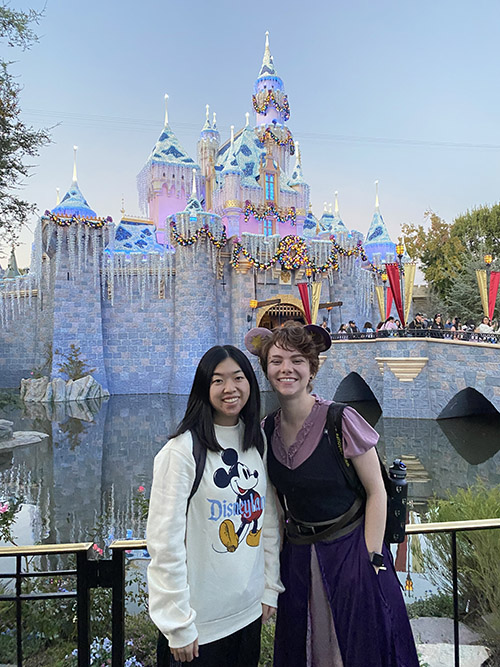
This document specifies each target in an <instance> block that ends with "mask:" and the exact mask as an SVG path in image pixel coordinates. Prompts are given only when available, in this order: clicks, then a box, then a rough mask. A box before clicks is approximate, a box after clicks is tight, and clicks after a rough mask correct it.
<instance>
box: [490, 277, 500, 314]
mask: <svg viewBox="0 0 500 667" xmlns="http://www.w3.org/2000/svg"><path fill="white" fill-rule="evenodd" d="M499 283H500V271H492V272H491V275H490V290H489V294H488V317H489V318H490V320H492V319H493V313H494V312H495V304H496V301H497V294H498V284H499Z"/></svg>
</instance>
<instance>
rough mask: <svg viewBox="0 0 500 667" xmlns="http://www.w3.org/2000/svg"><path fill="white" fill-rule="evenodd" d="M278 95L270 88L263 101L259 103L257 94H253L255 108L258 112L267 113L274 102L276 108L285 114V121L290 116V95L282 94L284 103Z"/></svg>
mask: <svg viewBox="0 0 500 667" xmlns="http://www.w3.org/2000/svg"><path fill="white" fill-rule="evenodd" d="M277 97H278V96H277V95H276V93H275V91H274V90H268V91H267V93H266V95H265V97H264V99H263V101H262V103H261V104H259V103H258V101H257V96H256V95H252V102H253V108H254V110H255V111H256V112H257V113H262V114H264V113H266V111H267V110H268V108H269V105H270V104H271V103H272V104H273V105H274V108H275V109H276V110H277V111H279V112H280V113H281V114H283V118H284V120H285V122H286V121H287V120H288V119H289V118H290V105H289V104H288V97H287V96H286V95H282V104H280V102H279V101H278V99H277Z"/></svg>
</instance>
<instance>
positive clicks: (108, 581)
mask: <svg viewBox="0 0 500 667" xmlns="http://www.w3.org/2000/svg"><path fill="white" fill-rule="evenodd" d="M497 528H500V518H495V519H478V520H476V521H451V522H446V523H423V524H411V525H407V526H406V534H407V535H433V534H442V533H447V534H449V535H450V552H451V570H452V571H451V575H452V589H453V629H454V632H453V643H454V656H455V659H454V664H455V667H460V636H459V613H458V559H457V533H459V532H466V531H473V530H474V531H475V530H492V529H497ZM146 548H147V545H146V541H145V540H116V541H114V542H112V543H111V545H110V549H111V551H112V553H113V556H112V559H111V560H90V559H89V555H90V554H91V550H92V544H91V543H82V544H58V545H37V546H31V547H0V558H2V557H9V556H10V557H12V556H14V557H15V558H16V571H15V573H11V574H1V575H0V578H2V579H14V580H15V592H14V593H13V594H11V595H7V594H5V595H0V601H6V600H10V601H14V602H15V605H16V628H17V638H16V640H17V665H18V667H22V665H23V652H22V606H23V603H27V602H29V601H30V600H40V599H58V598H59V599H61V598H76V600H77V630H78V633H77V634H78V667H89V665H90V595H89V593H90V589H91V588H96V587H102V588H110V589H111V590H112V603H111V616H112V658H111V661H112V662H111V664H112V667H123V665H124V662H125V555H126V552H129V551H136V550H144V549H146ZM51 554H74V555H76V568H75V569H71V570H56V571H51V570H46V571H43V572H42V571H40V570H39V571H37V572H26V571H23V566H22V563H23V558H24V557H27V556H41V555H51ZM42 576H43V577H48V576H70V577H76V588H75V590H74V591H66V592H64V593H60V592H58V593H35V594H23V592H22V581H23V580H24V579H26V578H27V577H42Z"/></svg>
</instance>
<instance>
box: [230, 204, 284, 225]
mask: <svg viewBox="0 0 500 667" xmlns="http://www.w3.org/2000/svg"><path fill="white" fill-rule="evenodd" d="M243 213H244V215H245V222H248V220H249V218H250V216H251V215H253V217H254V218H255V219H256V220H258V221H259V222H262V221H263V220H266V218H268V217H269V216H272V217H274V218H276V220H278V222H288V221H290V222H291V223H292V225H295V221H296V219H297V212H296V210H295V207H294V206H290V208H289V209H288V211H287V212H286V213H285V214H283V213H282V212H280V210H279V208H277V207H276V205H275V204H274V203H273V202H268V203H267V204H266V205H265V206H254V205H253V204H252V202H251V201H248V199H247V200H246V201H245V208H244V210H243Z"/></svg>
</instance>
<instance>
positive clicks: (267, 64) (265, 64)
mask: <svg viewBox="0 0 500 667" xmlns="http://www.w3.org/2000/svg"><path fill="white" fill-rule="evenodd" d="M261 76H277V72H276V70H275V68H274V62H273V57H272V55H271V49H270V48H269V30H266V45H265V47H264V57H263V58H262V65H261V67H260V72H259V77H261Z"/></svg>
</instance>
